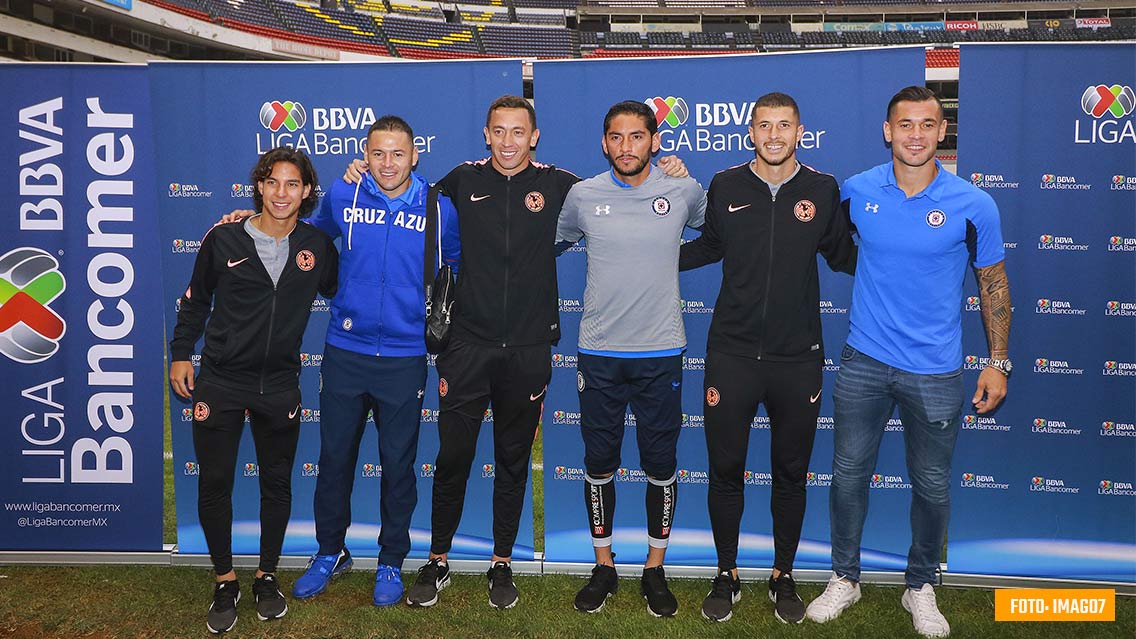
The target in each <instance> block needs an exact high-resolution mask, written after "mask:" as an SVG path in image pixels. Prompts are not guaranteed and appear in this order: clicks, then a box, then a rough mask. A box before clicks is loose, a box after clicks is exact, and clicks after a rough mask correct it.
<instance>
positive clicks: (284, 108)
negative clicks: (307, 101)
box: [260, 100, 308, 133]
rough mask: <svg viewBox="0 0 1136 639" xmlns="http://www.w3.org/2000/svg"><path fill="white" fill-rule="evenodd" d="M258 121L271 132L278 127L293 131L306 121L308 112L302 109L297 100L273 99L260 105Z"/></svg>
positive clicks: (275, 130)
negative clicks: (280, 100)
mask: <svg viewBox="0 0 1136 639" xmlns="http://www.w3.org/2000/svg"><path fill="white" fill-rule="evenodd" d="M260 123H261V124H262V125H264V128H266V129H268V130H269V131H272V132H273V133H276V132H277V131H279V130H280V129H286V130H287V131H288V132H289V133H295V132H296V130H297V129H299V128H301V127H303V126H304V125H305V124H307V123H308V112H307V111H305V110H304V105H302V104H300V103H299V102H293V101H291V100H287V101H284V102H279V101H277V100H273V101H272V102H265V103H264V104H263V105H261V107H260Z"/></svg>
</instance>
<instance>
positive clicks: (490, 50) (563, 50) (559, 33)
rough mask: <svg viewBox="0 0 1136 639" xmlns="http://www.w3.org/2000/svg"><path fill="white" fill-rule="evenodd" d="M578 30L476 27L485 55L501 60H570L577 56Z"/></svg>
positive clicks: (578, 45) (578, 46)
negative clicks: (499, 57) (497, 57)
mask: <svg viewBox="0 0 1136 639" xmlns="http://www.w3.org/2000/svg"><path fill="white" fill-rule="evenodd" d="M578 33H579V32H578V31H575V30H568V29H556V28H551V27H526V26H519V25H518V26H511V27H505V26H497V25H487V26H483V27H482V26H479V27H478V34H479V35H480V37H481V42H482V45H483V46H484V51H485V53H486V54H488V55H491V56H501V57H536V58H544V59H549V58H553V59H555V58H574V57H576V56H577V55H579V51H580V38H579V35H578Z"/></svg>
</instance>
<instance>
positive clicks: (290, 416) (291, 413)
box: [288, 404, 300, 419]
mask: <svg viewBox="0 0 1136 639" xmlns="http://www.w3.org/2000/svg"><path fill="white" fill-rule="evenodd" d="M299 412H300V405H299V404H296V407H295V408H293V409H292V410H290V411H288V419H296V413H299Z"/></svg>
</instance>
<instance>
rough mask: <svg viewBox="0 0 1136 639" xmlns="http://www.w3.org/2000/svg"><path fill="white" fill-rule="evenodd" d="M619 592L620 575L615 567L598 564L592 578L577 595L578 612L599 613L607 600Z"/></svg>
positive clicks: (593, 569)
mask: <svg viewBox="0 0 1136 639" xmlns="http://www.w3.org/2000/svg"><path fill="white" fill-rule="evenodd" d="M617 590H619V575H618V574H616V572H615V568H614V567H613V566H605V565H603V564H596V567H595V568H592V577H591V579H588V583H587V584H585V585H584V587H583V588H581V589H580V592H578V593H576V610H579V611H580V612H599V611H601V610H603V607H604V603H606V602H607V598H608V597H610V596H612V595H614V594H615V592H616V591H617Z"/></svg>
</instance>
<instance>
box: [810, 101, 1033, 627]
mask: <svg viewBox="0 0 1136 639" xmlns="http://www.w3.org/2000/svg"><path fill="white" fill-rule="evenodd" d="M946 129H947V123H946V120H945V119H944V118H943V107H942V104H941V103H940V102H939V100H938V98H937V97H936V96H935V94H934V93H933V92H931V91H930V90H928V89H927V88H925V87H918V86H915V87H907V88H906V89H903V90H902V91H900V92H899V93H897V94H896V95H895V96H894V97H893V98H892V99H891V102H890V103H889V104H888V111H887V121H886V122H885V123H884V139H885V140H887V142H889V143H890V144H891V150H892V161H891V162H888V163H887V164H883V165H880V166H877V167H875V168H873V169H870V170H868V171H865V172H863V173H860V174H859V175H855V176H853V177H851V178H849V179H848V180H847V181H846V182H845V183H844V186H843V188H842V189H841V192H842V194H843V197H844V198H845V205H846V206H848V207H849V211H850V213H851V217H852V223H853V225H854V226H855V233H856V235H857V236H858V243H859V261H858V264H857V266H856V280H855V284H854V288H853V291H852V309H851V311H850V313H849V324H850V327H849V334H848V342H847V344H846V345H845V346H844V350H843V352H842V353H841V356H840V358H841V365H840V372H839V373H837V376H836V386H835V389H834V391H833V401H834V404H835V406H834V408H835V413H834V418H835V426H834V428H835V434H834V442H833V444H834V449H835V450H834V454H833V462H832V466H833V478H832V490H831V492H830V504H829V507H830V517H831V526H832V569H833V573H834V574H833V575H832V578H831V579H830V580H829V582H828V586H827V587H826V589H825V591H824V593H823V594H822V595H821V596H820V597H818V598H817V599H815V600H813V602H812V603H811V604H809V607H808V612H807V616H808V617H809V618H810V619H812V620H813V621H816V622H820V623H823V622H826V621H830V620H832V619H835V618H836V617H837V616H839V615H840V613H841V612H843V611H844V610H845V609H846V608H848V607H849V606H851V605H852V604H854V603H856V601H858V600H859V599H860V586H859V580H860V538H861V534H862V532H863V529H864V519H865V517H866V516H867V513H868V480H869V477H870V476H871V474H872V472H873V471H874V468H875V464H876V457H877V454H878V453H879V447H880V436H881V435H882V433H883V430H884V426H885V424H886V423H887V421H888V418H889V417H890V416H891V414H892V410H893V409H894V408H895V406H896V405H898V406H899V413H900V417H901V419H902V421H903V428H904V430H903V436H904V443H905V446H906V450H907V465H908V472H909V473H910V475H911V486H912V502H911V538H912V540H911V549H910V551H909V553H908V559H907V572H906V574H905V581H906V583H907V589H906V590H905V591H904V593H903V598H902V603H903V607H904V608H905V609H906V610H908V611H909V612H910V613H911V616H912V621H913V622H914V625H915V630H916V631H917V632H919V633H920V634H922V635H924V636H927V637H945V636H947V635H948V634H950V625H949V624H948V623H947V620H946V618H944V617H943V615H942V613H940V612H939V608H938V605H937V603H936V601H935V591H934V589H933V587H932V583H933V582H934V581H935V572H936V570H937V569H938V566H939V558H940V556H941V553H942V548H943V543H944V541H945V537H946V532H947V520H948V517H949V514H950V480H949V476H950V465H951V456H952V454H953V453H954V447H955V440H956V438H957V436H958V432H959V421H960V417H961V414H962V405H963V385H962V318H961V306H962V305H961V303H960V299H961V297H962V285H963V276H964V274H965V271H966V267H967V265H968V264H969V265H971V266H972V267H973V268H974V269H975V273H976V276H977V278H978V288H979V295H980V297H981V305H982V321H983V324H984V325H985V327H986V338H987V342H988V344H989V346H990V359H989V362H988V364H987V367H986V369H985V370H983V371H982V374H981V375H980V376H979V378H978V388H977V390H976V391H975V393H974V395H973V397H972V398H971V402H972V403H973V404H974V407H975V410H976V411H977V412H978V413H987V412H989V411H992V410H994V409H995V408H997V406H998V404H999V403H1000V402H1001V401H1002V398H1003V397H1004V396H1005V394H1006V380H1007V378H1008V377H1009V374H1010V370H1011V365H1010V360H1009V359H1008V352H1007V344H1008V340H1009V334H1010V292H1009V283H1008V281H1007V278H1006V270H1005V263H1004V257H1005V255H1004V251H1003V246H1002V231H1001V226H1000V220H999V216H998V208H997V206H996V205H995V204H994V201H993V199H991V197H990V196H989V195H987V194H986V193H984V192H982V191H980V190H979V189H977V188H975V187H974V186H972V185H971V184H970V183H969V182H966V181H965V180H962V179H960V178H958V177H957V176H955V175H953V174H951V173H948V172H947V171H945V170H944V169H943V167H942V165H940V164H939V162H938V161H937V160H935V150H936V148H937V146H938V143H939V142H941V141H942V140H943V137H944V135H945V134H946Z"/></svg>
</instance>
